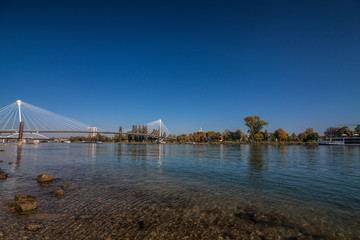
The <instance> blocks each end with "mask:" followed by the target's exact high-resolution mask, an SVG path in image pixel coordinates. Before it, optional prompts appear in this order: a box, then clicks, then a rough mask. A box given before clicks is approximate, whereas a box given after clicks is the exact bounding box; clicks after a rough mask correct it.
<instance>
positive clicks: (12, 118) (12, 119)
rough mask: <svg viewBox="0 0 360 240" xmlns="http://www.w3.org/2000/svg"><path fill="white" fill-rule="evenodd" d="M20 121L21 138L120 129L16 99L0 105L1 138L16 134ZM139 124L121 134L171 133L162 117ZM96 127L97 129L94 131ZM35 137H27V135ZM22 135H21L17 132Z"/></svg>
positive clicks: (112, 132) (11, 136)
mask: <svg viewBox="0 0 360 240" xmlns="http://www.w3.org/2000/svg"><path fill="white" fill-rule="evenodd" d="M21 123H23V131H24V138H42V137H43V138H47V137H46V136H44V135H42V133H46V132H48V133H49V132H53V133H54V132H57V133H85V134H86V133H88V132H92V133H105V134H117V133H120V132H119V131H106V130H103V129H99V128H97V127H91V125H90V124H86V123H82V122H79V121H77V120H74V119H71V118H68V117H65V116H62V115H60V114H57V113H54V112H51V111H47V110H45V109H42V108H39V107H36V106H34V105H31V104H29V103H26V102H23V101H21V100H17V101H16V102H14V103H12V104H9V105H7V106H5V107H3V108H0V134H1V135H0V137H4V135H2V134H3V133H9V134H10V135H8V137H9V138H17V137H19V133H18V130H19V125H20V126H21V125H22V124H21ZM139 126H141V127H139V128H136V129H135V130H136V131H135V130H134V129H130V130H128V131H126V132H124V131H123V133H122V134H134V135H141V134H143V135H148V136H152V135H154V136H158V137H161V136H163V135H167V136H168V135H170V131H169V130H168V129H167V127H166V126H165V125H164V123H163V122H162V121H161V120H156V121H153V122H150V123H146V124H144V125H139ZM94 129H96V131H94ZM31 134H32V135H34V136H29V135H31ZM20 135H21V134H20Z"/></svg>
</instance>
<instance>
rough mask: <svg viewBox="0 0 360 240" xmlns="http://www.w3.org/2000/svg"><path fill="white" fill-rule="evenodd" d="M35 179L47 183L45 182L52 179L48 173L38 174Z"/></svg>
mask: <svg viewBox="0 0 360 240" xmlns="http://www.w3.org/2000/svg"><path fill="white" fill-rule="evenodd" d="M37 181H38V182H39V183H47V182H51V181H52V176H51V175H49V174H45V173H43V174H40V175H39V176H37Z"/></svg>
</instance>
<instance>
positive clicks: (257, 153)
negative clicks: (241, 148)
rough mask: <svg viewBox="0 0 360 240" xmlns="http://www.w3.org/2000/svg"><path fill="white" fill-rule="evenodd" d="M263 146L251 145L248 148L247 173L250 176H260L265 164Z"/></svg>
mask: <svg viewBox="0 0 360 240" xmlns="http://www.w3.org/2000/svg"><path fill="white" fill-rule="evenodd" d="M264 148H265V146H263V145H253V146H251V148H250V150H249V174H251V175H252V176H256V177H261V172H262V170H263V169H264V164H265V160H264Z"/></svg>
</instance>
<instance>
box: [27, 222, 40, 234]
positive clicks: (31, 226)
mask: <svg viewBox="0 0 360 240" xmlns="http://www.w3.org/2000/svg"><path fill="white" fill-rule="evenodd" d="M41 227H42V225H41V224H38V223H29V224H25V227H24V228H25V230H27V231H31V232H36V231H37V230H39V229H40V228H41Z"/></svg>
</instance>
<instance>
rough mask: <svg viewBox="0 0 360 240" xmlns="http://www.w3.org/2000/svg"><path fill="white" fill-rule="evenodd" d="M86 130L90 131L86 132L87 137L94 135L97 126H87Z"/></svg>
mask: <svg viewBox="0 0 360 240" xmlns="http://www.w3.org/2000/svg"><path fill="white" fill-rule="evenodd" d="M87 130H88V132H90V133H88V135H87V136H88V137H95V136H96V133H94V132H96V131H97V128H96V127H88V129H87Z"/></svg>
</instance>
